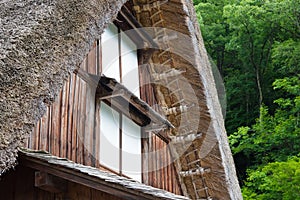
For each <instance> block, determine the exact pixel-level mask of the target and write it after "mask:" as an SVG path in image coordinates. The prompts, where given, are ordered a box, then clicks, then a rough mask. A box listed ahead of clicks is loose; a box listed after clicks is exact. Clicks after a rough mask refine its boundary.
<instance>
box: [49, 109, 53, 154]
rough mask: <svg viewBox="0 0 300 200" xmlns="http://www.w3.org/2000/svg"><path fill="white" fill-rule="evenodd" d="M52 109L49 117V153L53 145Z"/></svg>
mask: <svg viewBox="0 0 300 200" xmlns="http://www.w3.org/2000/svg"><path fill="white" fill-rule="evenodd" d="M52 121H53V120H52V107H51V106H49V117H48V152H50V153H51V149H52V143H51V135H52V133H51V132H52Z"/></svg>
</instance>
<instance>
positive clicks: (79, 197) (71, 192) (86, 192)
mask: <svg viewBox="0 0 300 200" xmlns="http://www.w3.org/2000/svg"><path fill="white" fill-rule="evenodd" d="M66 199H72V200H91V189H90V188H88V187H86V186H83V185H80V184H77V183H73V182H68V194H67V197H66Z"/></svg>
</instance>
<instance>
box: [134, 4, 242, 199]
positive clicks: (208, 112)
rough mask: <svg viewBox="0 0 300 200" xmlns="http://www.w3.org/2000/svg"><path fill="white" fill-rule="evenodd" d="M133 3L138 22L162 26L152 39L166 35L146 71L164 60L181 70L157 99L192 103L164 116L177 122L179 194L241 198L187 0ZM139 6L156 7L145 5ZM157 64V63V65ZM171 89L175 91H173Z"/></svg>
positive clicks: (170, 103)
mask: <svg viewBox="0 0 300 200" xmlns="http://www.w3.org/2000/svg"><path fill="white" fill-rule="evenodd" d="M133 2H134V5H133V6H134V8H135V11H136V15H137V19H138V20H139V22H140V23H141V24H142V25H143V26H145V27H152V28H153V27H163V28H166V29H167V30H164V31H162V32H160V30H159V29H157V30H155V28H154V31H153V32H154V33H152V35H154V38H155V36H156V37H157V36H158V35H160V37H163V36H167V38H169V39H167V40H166V41H164V42H162V43H161V44H160V49H163V51H164V52H162V51H156V52H154V54H153V56H152V58H151V62H152V63H153V65H152V67H151V63H150V68H151V69H150V71H151V70H152V72H153V73H162V72H163V70H164V69H162V68H163V67H161V66H165V63H167V65H169V68H172V69H176V70H177V71H184V73H182V75H181V76H180V77H178V81H179V84H178V85H176V84H175V85H168V86H166V87H165V85H164V84H168V82H164V83H162V84H161V85H158V86H157V87H156V91H157V93H158V94H159V95H158V96H159V97H160V98H159V101H160V104H162V105H165V106H166V107H168V108H172V107H174V105H178V104H176V102H177V101H178V100H184V101H183V102H181V105H182V104H186V105H194V106H192V108H191V109H190V110H188V112H186V113H181V114H180V115H178V114H177V115H176V114H171V115H169V116H168V119H169V121H170V122H171V123H172V124H173V125H175V126H176V125H177V129H175V130H174V131H173V132H172V135H173V138H174V141H173V142H171V151H172V154H173V156H175V157H176V156H177V157H178V158H179V159H178V160H177V161H176V166H177V171H178V173H179V174H180V182H181V186H182V189H183V192H184V194H185V195H186V196H189V197H190V198H192V199H242V197H241V193H240V189H239V185H238V181H237V178H236V172H235V167H234V163H233V159H232V155H231V151H230V148H229V144H228V140H227V135H226V131H225V128H224V120H223V116H222V112H221V107H220V103H219V100H218V94H217V90H216V85H215V81H214V77H213V74H212V69H211V65H210V63H209V60H208V56H207V52H206V50H205V48H204V43H203V40H202V36H201V33H200V30H199V25H198V22H197V18H196V13H195V10H194V8H193V4H192V1H190V0H169V1H156V2H160V3H161V4H160V5H159V6H157V5H156V6H155V5H154V4H153V3H151V2H153V1H150V0H134V1H133ZM143 5H150V6H153V7H155V8H153V9H151V10H150V9H147V6H143ZM156 33H157V35H156ZM150 34H151V33H150ZM161 34H163V36H161ZM172 35H176V37H172ZM165 52H167V53H165ZM164 53H165V54H164ZM162 54H164V55H165V56H161V55H162ZM158 63H159V64H161V65H158V67H156V65H157V64H158ZM177 89H179V91H178V90H177ZM173 91H178V92H176V93H175V94H174V92H173ZM179 98H181V99H179ZM186 125H188V127H186ZM188 136H190V137H188ZM183 138H186V139H185V140H183ZM187 138H193V141H190V142H189V141H187V140H188V139H187ZM178 141H180V142H179V143H178ZM183 141H185V142H187V143H188V144H187V145H186V144H184V143H183Z"/></svg>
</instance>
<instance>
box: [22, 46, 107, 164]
mask: <svg viewBox="0 0 300 200" xmlns="http://www.w3.org/2000/svg"><path fill="white" fill-rule="evenodd" d="M99 44H100V42H99V41H97V42H95V43H94V45H93V48H92V50H91V51H90V53H89V54H88V55H87V57H86V58H85V59H84V62H83V63H82V64H81V66H80V68H81V69H82V70H84V71H86V72H88V73H90V74H94V75H99V74H100V72H101V63H100V62H99V61H100V60H101V57H100V56H101V51H100V45H99ZM94 122H95V85H94V86H92V85H90V84H88V83H86V82H85V81H84V80H82V79H81V78H80V77H79V76H78V75H76V74H75V73H73V74H71V76H70V77H69V79H68V80H67V81H66V82H65V84H64V86H63V88H62V90H61V92H60V93H59V95H58V97H57V98H56V100H55V102H54V103H53V104H52V105H51V106H49V107H48V108H47V111H46V113H45V115H44V116H43V117H42V118H41V119H40V121H39V122H38V123H37V125H36V127H35V128H34V130H33V132H32V134H31V136H30V138H29V139H28V141H27V142H26V144H25V147H27V148H30V149H35V150H45V151H48V152H50V153H51V154H53V155H56V156H59V157H63V158H68V159H70V160H72V161H74V162H77V163H81V164H85V165H89V166H97V164H96V160H95V157H94V156H93V155H95V149H94V148H93V147H94V146H95V145H97V143H96V141H98V139H99V138H98V137H97V136H98V135H99V134H97V133H96V132H94V130H95V129H94V126H95V124H94Z"/></svg>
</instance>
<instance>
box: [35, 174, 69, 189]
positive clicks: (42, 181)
mask: <svg viewBox="0 0 300 200" xmlns="http://www.w3.org/2000/svg"><path fill="white" fill-rule="evenodd" d="M34 180H35V184H34V186H35V187H38V188H40V189H42V190H45V191H48V192H51V193H63V192H65V191H66V190H67V182H66V181H65V180H64V179H61V178H59V177H56V176H53V175H51V174H48V173H46V172H43V171H36V172H35V179H34Z"/></svg>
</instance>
